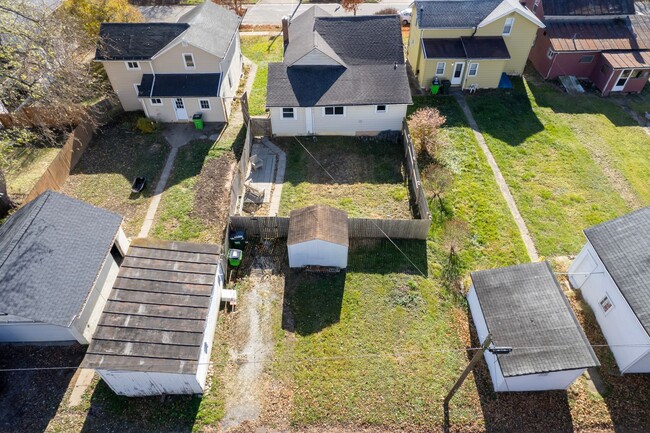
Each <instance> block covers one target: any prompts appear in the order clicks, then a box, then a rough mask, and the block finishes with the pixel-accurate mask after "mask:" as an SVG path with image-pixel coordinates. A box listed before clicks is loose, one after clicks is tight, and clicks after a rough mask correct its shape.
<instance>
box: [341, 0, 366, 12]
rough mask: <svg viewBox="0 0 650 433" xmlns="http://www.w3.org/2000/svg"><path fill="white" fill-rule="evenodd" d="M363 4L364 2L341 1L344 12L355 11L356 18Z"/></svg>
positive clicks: (356, 0) (353, 0)
mask: <svg viewBox="0 0 650 433" xmlns="http://www.w3.org/2000/svg"><path fill="white" fill-rule="evenodd" d="M362 3H363V0H341V6H342V7H343V9H344V10H346V11H348V12H350V11H354V16H357V10H359V6H360V5H361V4H362Z"/></svg>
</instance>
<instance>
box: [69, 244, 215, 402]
mask: <svg viewBox="0 0 650 433" xmlns="http://www.w3.org/2000/svg"><path fill="white" fill-rule="evenodd" d="M223 284H224V270H223V267H222V260H221V248H220V247H219V246H217V245H206V244H192V243H186V242H162V241H154V240H149V239H136V240H134V241H133V242H132V244H131V248H130V249H129V251H128V253H127V256H126V258H125V259H124V263H123V264H122V267H121V268H120V273H119V275H118V278H117V280H116V282H115V285H114V287H113V290H112V292H111V295H110V298H109V301H108V303H107V304H106V308H105V309H104V313H103V314H102V316H101V319H100V322H99V325H98V327H97V332H96V333H95V336H94V338H93V341H92V343H91V345H90V346H89V347H88V351H87V352H86V357H85V358H84V361H83V363H82V366H83V367H84V368H93V369H95V370H96V371H97V373H98V374H99V375H100V376H101V378H102V379H103V380H104V381H105V382H106V384H107V385H108V386H109V387H110V388H111V389H112V390H113V391H114V392H115V393H116V394H118V395H124V396H129V397H143V396H152V395H164V394H202V393H203V390H204V389H205V384H206V378H207V374H208V368H209V366H210V353H211V350H212V344H213V340H214V333H215V328H216V324H217V316H218V314H219V303H220V300H221V291H222V289H223Z"/></svg>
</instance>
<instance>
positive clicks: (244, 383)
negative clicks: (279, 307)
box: [221, 245, 280, 431]
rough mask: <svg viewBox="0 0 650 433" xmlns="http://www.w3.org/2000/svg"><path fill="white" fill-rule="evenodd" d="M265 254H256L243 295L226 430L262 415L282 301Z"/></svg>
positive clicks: (232, 357)
mask: <svg viewBox="0 0 650 433" xmlns="http://www.w3.org/2000/svg"><path fill="white" fill-rule="evenodd" d="M260 250H261V251H257V252H256V253H255V259H254V261H253V264H252V265H251V272H250V276H249V277H247V278H246V280H245V281H244V282H243V283H244V284H243V285H244V286H245V287H247V289H246V290H245V291H243V293H242V294H241V295H240V301H239V302H238V308H239V310H238V312H237V318H236V324H235V326H234V328H233V329H236V330H240V331H239V332H241V335H235V336H234V339H233V340H234V341H238V342H241V343H240V345H238V346H236V347H235V348H234V349H232V350H231V351H230V360H231V361H232V365H231V366H229V367H228V371H227V372H226V377H228V378H230V380H229V381H227V382H226V414H225V416H224V419H223V420H222V422H221V426H222V428H223V429H224V430H226V431H227V430H229V429H231V428H236V427H238V426H239V425H241V424H242V423H243V422H246V421H248V422H251V423H254V422H255V421H257V420H258V418H259V417H260V415H261V413H262V404H263V400H264V395H263V394H264V390H265V389H266V383H265V382H266V379H265V377H264V371H265V367H266V365H267V362H266V361H268V360H269V359H270V358H271V356H272V355H273V347H274V341H273V314H272V313H273V306H274V305H275V304H276V303H277V302H278V300H279V294H278V291H277V290H275V289H274V287H276V286H277V284H276V283H277V281H275V280H277V279H279V278H280V277H278V276H274V275H273V273H274V271H275V270H276V269H275V268H276V265H275V263H274V259H273V258H272V257H270V256H269V255H266V254H264V253H265V251H264V250H265V248H264V245H263V246H262V248H260Z"/></svg>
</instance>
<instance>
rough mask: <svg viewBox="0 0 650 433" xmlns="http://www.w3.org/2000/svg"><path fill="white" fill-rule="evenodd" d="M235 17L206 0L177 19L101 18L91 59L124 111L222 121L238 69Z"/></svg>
mask: <svg viewBox="0 0 650 433" xmlns="http://www.w3.org/2000/svg"><path fill="white" fill-rule="evenodd" d="M239 23H240V18H239V17H238V16H237V15H236V14H234V13H232V12H230V11H228V10H226V9H224V8H222V7H220V6H217V5H216V4H214V3H213V2H209V1H208V2H205V3H203V4H201V5H198V6H196V7H195V8H194V9H192V10H191V11H190V12H188V13H187V14H185V15H183V16H182V17H181V18H180V19H179V21H178V22H177V23H103V24H102V25H101V28H100V33H99V34H100V42H99V46H98V48H97V53H96V55H95V60H96V61H98V62H101V63H102V64H103V65H104V69H105V70H106V73H107V75H108V78H109V80H110V82H111V85H112V87H113V90H114V91H115V93H116V94H117V96H118V97H119V99H120V102H121V104H122V107H123V108H124V110H125V111H134V110H143V111H144V112H145V115H146V116H147V117H149V118H151V119H154V120H156V121H159V122H187V121H189V120H191V119H192V116H193V115H194V114H199V113H200V114H202V116H203V120H204V121H206V122H225V121H227V119H228V116H229V115H230V111H231V105H232V101H233V98H234V96H235V94H236V92H237V88H238V87H239V80H240V78H241V74H242V59H243V57H242V54H241V44H240V40H239V32H238V28H239Z"/></svg>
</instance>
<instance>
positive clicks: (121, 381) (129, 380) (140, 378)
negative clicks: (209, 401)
mask: <svg viewBox="0 0 650 433" xmlns="http://www.w3.org/2000/svg"><path fill="white" fill-rule="evenodd" d="M97 373H99V375H100V376H101V378H102V379H103V380H104V382H106V384H107V385H108V386H109V387H110V388H111V389H112V390H113V392H114V393H115V394H118V395H125V396H127V397H145V396H152V395H163V394H167V395H174V394H201V393H202V392H203V390H202V389H201V386H200V385H199V383H198V382H197V380H196V377H194V375H192V374H173V373H150V372H142V371H110V370H97Z"/></svg>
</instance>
